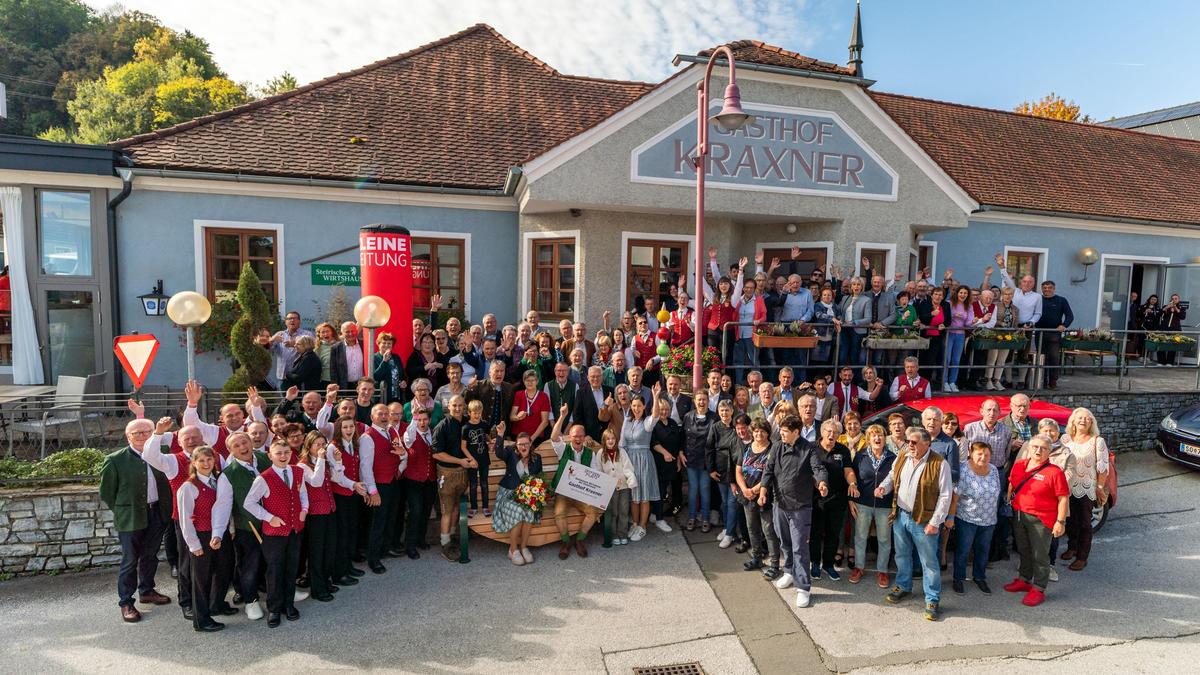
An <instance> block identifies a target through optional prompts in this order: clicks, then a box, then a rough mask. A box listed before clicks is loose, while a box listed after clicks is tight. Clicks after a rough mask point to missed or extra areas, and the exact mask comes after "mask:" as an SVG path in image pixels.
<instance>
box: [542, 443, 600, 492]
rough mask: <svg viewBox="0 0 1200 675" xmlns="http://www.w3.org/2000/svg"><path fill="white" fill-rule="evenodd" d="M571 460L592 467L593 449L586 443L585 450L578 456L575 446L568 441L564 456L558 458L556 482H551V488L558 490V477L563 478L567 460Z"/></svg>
mask: <svg viewBox="0 0 1200 675" xmlns="http://www.w3.org/2000/svg"><path fill="white" fill-rule="evenodd" d="M571 460H574V461H576V462H579V463H580V464H582V465H584V466H589V467H590V466H591V465H592V449H591V448H589V447H588V446H586V445H585V446H583V452H582V453H580V454H579V455H578V458H577V456H576V454H575V448H573V447H571V444H570V443H567V447H566V448H563V453H562V457H559V458H558V470H557V471H555V472H554V482H553V483H551V484H550V489H551V490H553V491H555V492H557V491H558V479H559V478H562V475H563V472H564V471H566V470H567V462H570V461H571Z"/></svg>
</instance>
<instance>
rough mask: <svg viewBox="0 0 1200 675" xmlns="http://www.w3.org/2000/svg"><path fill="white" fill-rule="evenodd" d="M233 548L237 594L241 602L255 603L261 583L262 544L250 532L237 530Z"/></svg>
mask: <svg viewBox="0 0 1200 675" xmlns="http://www.w3.org/2000/svg"><path fill="white" fill-rule="evenodd" d="M233 547H234V549H235V550H236V551H237V582H236V583H237V592H238V594H240V595H241V596H242V602H244V603H247V604H249V603H251V602H257V601H258V585H259V582H260V581H262V571H261V570H262V564H263V549H262V544H259V543H258V539H256V538H255V537H254V533H253V532H251V531H250V530H238V531H237V532H236V533H235V534H234V537H233Z"/></svg>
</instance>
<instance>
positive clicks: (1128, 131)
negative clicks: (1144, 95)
mask: <svg viewBox="0 0 1200 675" xmlns="http://www.w3.org/2000/svg"><path fill="white" fill-rule="evenodd" d="M867 95H869V96H891V97H893V98H906V99H909V100H912V101H926V102H928V103H937V104H939V105H947V106H952V107H955V108H965V109H967V110H981V111H983V112H990V113H1000V114H1002V115H1012V116H1014V117H1020V118H1023V119H1028V120H1037V121H1039V122H1052V123H1055V124H1069V125H1072V126H1076V127H1082V128H1088V129H1094V130H1097V131H1102V132H1117V133H1124V134H1134V135H1135V136H1137V137H1138V138H1141V139H1146V140H1152V141H1164V142H1167V143H1181V144H1184V145H1196V146H1200V140H1193V139H1190V138H1179V137H1176V136H1163V135H1161V134H1150V133H1146V132H1144V131H1137V130H1134V129H1123V128H1121V127H1110V126H1107V125H1104V124H1100V123H1091V122H1074V121H1071V120H1060V119H1054V118H1053V117H1041V116H1038V115H1027V114H1025V113H1019V112H1016V111H1013V110H1001V109H999V108H987V107H984V106H980V105H970V104H968V103H956V102H954V101H942V100H940V99H936V98H925V97H923V96H912V95H909V94H896V93H893V92H887V91H874V90H868V91H867Z"/></svg>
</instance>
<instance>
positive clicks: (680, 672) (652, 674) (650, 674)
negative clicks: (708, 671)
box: [633, 661, 704, 675]
mask: <svg viewBox="0 0 1200 675" xmlns="http://www.w3.org/2000/svg"><path fill="white" fill-rule="evenodd" d="M633 675H704V669H703V668H701V667H700V662H699V661H693V662H691V663H675V664H672V665H669V666H651V667H649V668H634V669H633Z"/></svg>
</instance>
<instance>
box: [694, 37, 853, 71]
mask: <svg viewBox="0 0 1200 675" xmlns="http://www.w3.org/2000/svg"><path fill="white" fill-rule="evenodd" d="M722 46H727V47H729V48H730V49H734V50H736V49H737V48H739V47H757V48H759V49H763V50H766V51H769V52H774V53H776V54H780V55H782V56H787V57H789V58H793V59H797V60H800V61H806V62H808V63H812V64H816V65H821V66H825V67H828V68H834V69H837V70H842V71H847V72H848V70H849V69H848V68H846V67H845V66H842V65H840V64H837V63H834V62H833V61H822V60H821V59H818V58H816V57H813V56H808V55H805V54H801V53H800V52H797V51H793V50H791V49H787V48H786V47H780V46H779V45H773V44H769V43H766V42H763V41H762V40H754V39H747V40H732V41H730V42H723V43H721V44H719V45H716V46H714V47H709V48H707V49H701V50H700V51H699V52H697V55H699V56H706V55H711V54H712V53H713V52H715V51H716V50H717V48H718V47H722ZM717 58H718V60H720V58H721V57H717Z"/></svg>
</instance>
